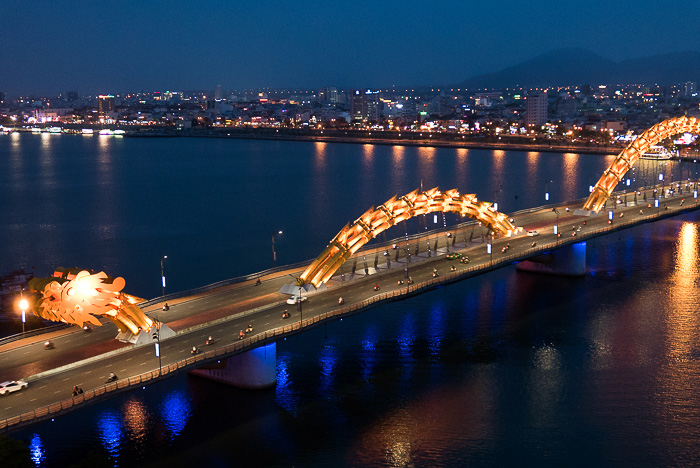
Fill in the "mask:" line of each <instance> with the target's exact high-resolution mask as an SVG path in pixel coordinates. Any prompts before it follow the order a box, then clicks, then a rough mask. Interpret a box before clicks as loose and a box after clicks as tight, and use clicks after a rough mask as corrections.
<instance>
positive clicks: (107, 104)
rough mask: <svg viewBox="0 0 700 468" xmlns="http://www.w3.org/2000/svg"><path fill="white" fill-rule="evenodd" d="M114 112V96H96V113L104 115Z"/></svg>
mask: <svg viewBox="0 0 700 468" xmlns="http://www.w3.org/2000/svg"><path fill="white" fill-rule="evenodd" d="M113 110H114V96H112V95H111V94H100V95H99V96H97V112H98V113H100V115H105V114H107V113H108V112H111V111H113Z"/></svg>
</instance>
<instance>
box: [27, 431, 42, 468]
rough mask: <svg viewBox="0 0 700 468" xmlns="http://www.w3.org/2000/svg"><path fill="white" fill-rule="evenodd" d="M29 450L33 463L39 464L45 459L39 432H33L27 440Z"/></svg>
mask: <svg viewBox="0 0 700 468" xmlns="http://www.w3.org/2000/svg"><path fill="white" fill-rule="evenodd" d="M29 452H30V453H31V456H32V461H33V462H34V464H35V465H36V466H41V464H42V463H43V462H44V460H45V459H46V454H45V453H44V446H43V444H42V443H41V437H40V436H39V434H34V435H33V436H32V440H31V441H30V442H29Z"/></svg>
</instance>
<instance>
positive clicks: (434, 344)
mask: <svg viewBox="0 0 700 468" xmlns="http://www.w3.org/2000/svg"><path fill="white" fill-rule="evenodd" d="M429 320H430V323H429V324H428V331H429V332H428V349H429V350H430V354H433V355H436V354H438V353H439V352H440V344H441V343H442V339H443V333H444V328H445V303H444V302H438V303H435V304H433V307H432V309H431V311H430V318H429Z"/></svg>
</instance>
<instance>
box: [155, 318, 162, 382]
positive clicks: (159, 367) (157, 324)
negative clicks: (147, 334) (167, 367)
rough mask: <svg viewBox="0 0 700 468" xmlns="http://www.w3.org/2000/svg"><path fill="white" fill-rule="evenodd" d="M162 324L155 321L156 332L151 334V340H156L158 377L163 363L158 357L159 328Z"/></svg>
mask: <svg viewBox="0 0 700 468" xmlns="http://www.w3.org/2000/svg"><path fill="white" fill-rule="evenodd" d="M161 325H162V324H161V323H160V322H159V321H158V320H156V331H155V332H154V333H153V339H154V340H156V343H155V345H156V346H155V347H156V356H158V377H161V375H162V373H163V362H162V360H161V357H160V326H161Z"/></svg>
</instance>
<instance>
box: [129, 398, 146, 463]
mask: <svg viewBox="0 0 700 468" xmlns="http://www.w3.org/2000/svg"><path fill="white" fill-rule="evenodd" d="M123 420H124V426H125V427H126V429H127V431H128V433H129V440H130V443H131V444H133V446H136V447H138V448H139V451H140V452H141V453H143V451H145V450H147V444H146V442H147V440H146V439H147V437H148V428H149V426H150V425H151V422H150V420H151V415H150V413H149V411H148V407H147V406H146V405H145V404H144V402H143V401H141V400H138V399H136V397H133V396H132V397H131V398H130V399H129V400H127V401H126V403H125V405H124V408H123Z"/></svg>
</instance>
